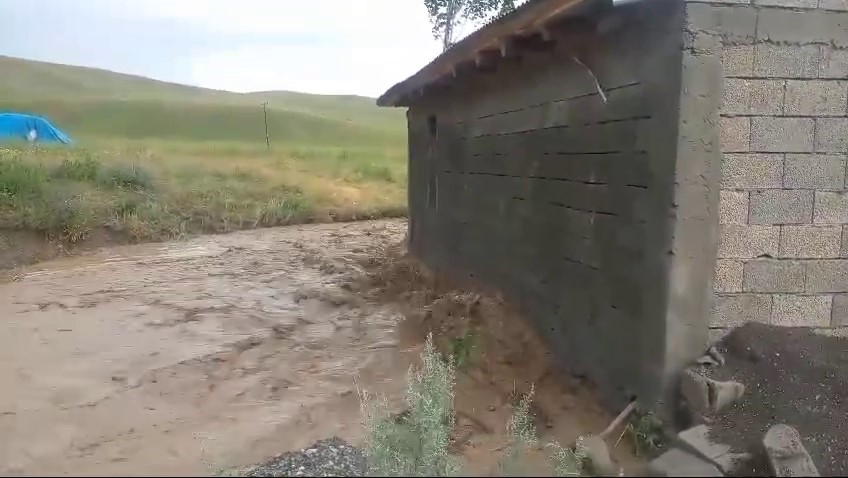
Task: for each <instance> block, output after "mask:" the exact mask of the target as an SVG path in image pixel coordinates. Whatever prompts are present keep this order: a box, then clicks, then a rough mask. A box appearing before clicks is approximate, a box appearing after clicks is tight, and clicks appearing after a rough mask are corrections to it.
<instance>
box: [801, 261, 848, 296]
mask: <svg viewBox="0 0 848 478" xmlns="http://www.w3.org/2000/svg"><path fill="white" fill-rule="evenodd" d="M806 291H807V292H813V293H821V292H848V259H824V260H816V261H808V262H807V288H806Z"/></svg>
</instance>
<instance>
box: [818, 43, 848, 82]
mask: <svg viewBox="0 0 848 478" xmlns="http://www.w3.org/2000/svg"><path fill="white" fill-rule="evenodd" d="M821 48H822V57H821V63H820V64H819V78H838V79H845V78H848V50H844V49H838V48H833V47H832V46H823V47H821Z"/></svg>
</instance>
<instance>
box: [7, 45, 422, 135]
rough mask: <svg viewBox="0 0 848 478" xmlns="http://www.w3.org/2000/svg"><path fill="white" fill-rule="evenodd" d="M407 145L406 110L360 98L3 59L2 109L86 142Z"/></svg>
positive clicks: (9, 58)
mask: <svg viewBox="0 0 848 478" xmlns="http://www.w3.org/2000/svg"><path fill="white" fill-rule="evenodd" d="M266 101H267V102H268V113H269V117H268V125H269V128H270V134H271V138H272V140H273V141H283V142H287V143H296V144H321V145H326V146H357V145H364V146H375V145H381V144H385V145H388V146H392V147H394V146H398V145H402V144H403V141H404V138H405V133H404V131H405V124H406V120H405V117H404V115H403V112H402V111H401V110H392V109H381V108H378V107H377V106H376V105H375V103H374V99H372V98H366V97H360V96H331V95H311V94H305V93H296V92H289V91H266V92H255V93H234V92H229V91H220V90H212V89H206V88H199V87H194V86H187V85H180V84H176V83H168V82H164V81H158V80H153V79H150V78H144V77H140V76H134V75H127V74H122V73H115V72H111V71H106V70H100V69H94V68H85V67H78V66H68V65H58V64H53V63H44V62H37V61H30V60H23V59H18V58H11V57H4V56H0V110H13V111H24V112H29V113H33V114H40V115H44V116H47V117H49V118H50V119H51V120H53V121H54V122H56V123H57V125H58V126H59V127H60V128H61V129H63V130H65V131H67V132H68V133H70V134H71V135H72V136H74V137H77V138H82V139H101V138H107V139H121V138H126V139H134V140H139V139H140V140H143V139H157V140H175V141H189V142H192V141H227V142H249V143H255V142H264V138H265V130H264V121H263V116H262V110H261V108H260V107H259V105H260V104H261V103H263V102H266Z"/></svg>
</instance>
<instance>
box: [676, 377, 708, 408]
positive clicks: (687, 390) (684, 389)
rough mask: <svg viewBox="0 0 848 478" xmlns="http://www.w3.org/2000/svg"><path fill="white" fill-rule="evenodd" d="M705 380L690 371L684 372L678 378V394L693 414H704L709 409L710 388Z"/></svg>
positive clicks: (705, 378)
mask: <svg viewBox="0 0 848 478" xmlns="http://www.w3.org/2000/svg"><path fill="white" fill-rule="evenodd" d="M707 380H709V379H707V377H705V376H703V375H702V374H700V373H699V372H697V371H695V370H692V369H686V370H684V371H683V375H682V376H681V377H680V393H681V394H682V395H683V398H685V399H686V402H687V403H688V404H689V408H690V409H691V410H692V411H694V412H698V413H706V412H707V411H709V409H710V387H709V385H708V383H707Z"/></svg>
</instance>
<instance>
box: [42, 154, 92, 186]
mask: <svg viewBox="0 0 848 478" xmlns="http://www.w3.org/2000/svg"><path fill="white" fill-rule="evenodd" d="M101 167H102V166H101V164H100V162H99V161H97V160H96V159H94V158H93V157H92V156H91V155H90V154H85V156H83V157H82V158H70V159H65V160H63V161H62V163H61V164H60V165H59V166H57V167H56V169H55V170H54V171H53V176H54V177H56V178H62V179H73V180H76V181H95V180H97V176H98V174H99V173H100V168H101Z"/></svg>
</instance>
